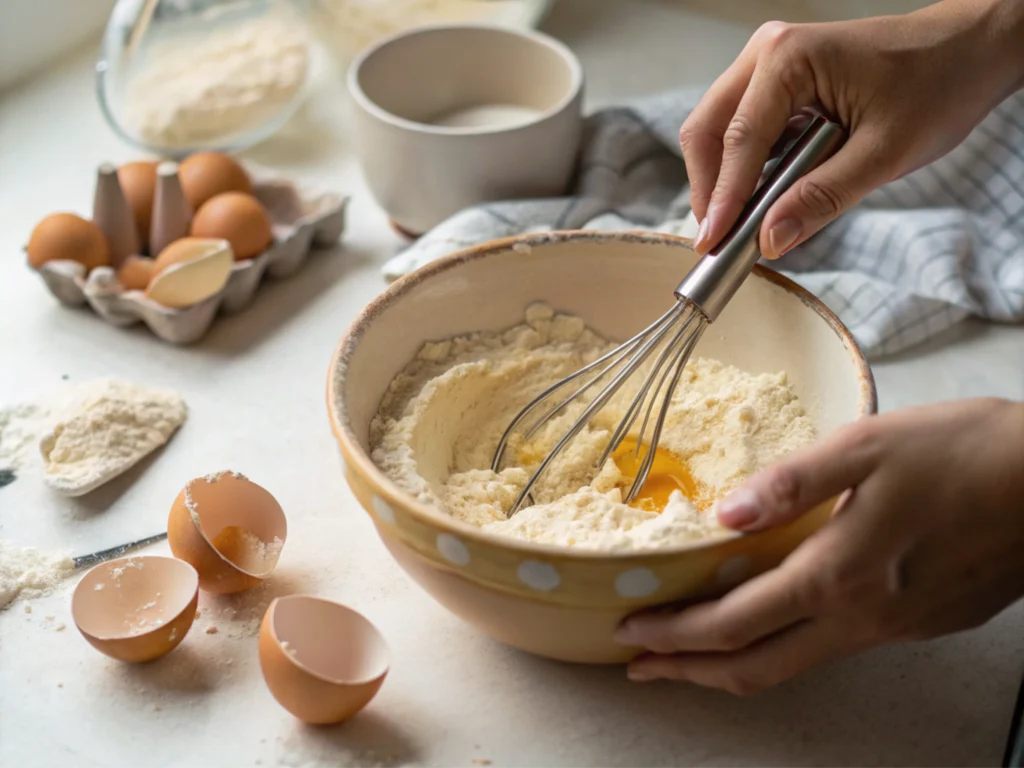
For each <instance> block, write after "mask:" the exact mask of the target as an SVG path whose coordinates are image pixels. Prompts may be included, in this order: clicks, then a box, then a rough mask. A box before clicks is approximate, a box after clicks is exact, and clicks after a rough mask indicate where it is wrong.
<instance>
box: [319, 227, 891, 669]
mask: <svg viewBox="0 0 1024 768" xmlns="http://www.w3.org/2000/svg"><path fill="white" fill-rule="evenodd" d="M696 259H697V255H696V254H695V253H694V251H693V250H692V248H691V247H690V243H689V241H688V240H685V239H681V238H675V237H670V236H666V235H660V234H640V233H624V232H615V233H610V232H609V233H602V232H564V233H546V234H543V235H528V236H522V237H519V238H512V239H507V240H498V241H494V242H490V243H486V244H484V245H481V246H478V247H475V248H470V249H468V250H465V251H461V252H459V253H456V254H453V255H451V256H448V257H446V258H444V259H441V260H440V261H437V262H434V263H433V264H430V265H428V266H427V267H424V268H423V269H420V270H419V271H417V272H415V273H413V274H411V275H409V276H408V277H406V278H403V279H401V280H399V281H397V282H395V283H393V284H392V285H391V286H390V287H389V288H388V289H387V290H386V291H385V292H384V293H383V294H381V295H380V296H379V297H378V298H377V299H376V300H375V301H374V302H372V303H371V304H370V305H369V306H368V307H366V309H365V310H364V311H363V312H362V313H361V314H360V316H359V317H358V318H357V319H356V321H355V323H354V324H353V325H352V327H351V329H350V330H349V332H348V333H347V334H346V335H345V337H344V338H343V339H342V341H341V342H340V344H339V346H338V349H337V351H336V352H335V355H334V359H333V361H332V364H331V369H330V375H329V377H328V388H327V400H328V409H329V412H330V416H331V422H332V425H333V429H334V433H335V436H336V437H337V440H338V443H339V445H340V447H341V452H342V455H343V458H344V464H345V474H346V478H347V480H348V483H349V485H350V486H351V488H352V490H353V492H354V494H355V496H356V498H357V499H358V500H359V502H360V504H361V505H362V506H363V507H364V508H365V509H366V511H367V512H368V513H369V515H370V517H371V519H372V521H373V524H374V525H375V526H376V529H377V531H378V534H379V535H380V538H381V540H382V541H383V543H384V545H385V546H386V547H387V549H388V551H389V552H390V553H391V555H392V556H393V557H394V559H395V560H396V561H397V562H398V564H399V565H400V566H401V567H402V568H403V569H405V570H406V571H407V572H408V573H409V574H410V575H411V576H412V578H413V579H415V580H416V581H417V582H418V583H419V584H420V585H421V586H422V587H423V588H424V589H425V590H426V591H427V592H428V593H429V594H430V595H431V596H433V597H434V598H435V599H436V600H437V601H438V602H439V603H441V604H442V605H444V606H445V607H446V608H448V609H449V610H450V611H452V612H453V613H455V614H456V615H458V616H460V617H461V618H462V619H464V620H466V621H467V622H469V623H470V624H472V625H474V626H476V627H477V628H479V629H480V630H482V631H483V632H485V633H487V634H488V635H490V636H491V637H493V638H495V639H497V640H499V641H501V642H503V643H506V644H508V645H511V646H514V647H516V648H520V649H522V650H525V651H529V652H531V653H535V654H538V655H541V656H546V657H549V658H554V659H559V660H563V661H571V662H581V663H619V662H623V661H626V660H628V659H629V658H631V657H632V656H634V655H636V653H637V649H631V648H624V647H621V646H619V645H616V644H615V643H614V642H613V641H612V633H613V631H614V629H615V627H616V626H618V624H619V623H620V622H621V621H622V619H623V618H624V617H625V616H626V615H628V614H629V613H632V612H634V611H636V610H638V609H642V608H649V607H653V606H661V605H677V604H680V603H685V602H688V601H694V600H698V599H702V598H707V597H711V596H714V595H717V594H721V593H723V592H725V591H726V590H728V589H730V588H731V587H733V586H735V585H737V584H739V583H740V582H742V581H744V580H745V579H748V578H750V577H752V576H754V575H756V574H758V573H760V572H763V571H765V570H767V569H769V568H772V567H774V566H776V565H777V564H778V563H779V562H781V561H782V559H783V558H785V557H786V555H787V554H789V553H790V552H791V551H792V550H793V549H794V548H795V547H797V546H798V545H799V543H800V542H801V541H802V540H803V539H804V538H806V537H807V536H808V535H810V534H811V533H812V532H813V531H814V530H815V529H816V528H818V527H819V526H821V525H822V524H823V523H824V522H825V521H826V520H827V519H828V517H829V515H830V513H831V507H832V504H831V503H830V504H827V505H822V506H821V507H819V508H818V509H816V510H814V511H813V512H811V513H810V514H808V515H806V516H804V517H803V518H801V519H800V520H798V521H796V522H795V523H793V524H791V525H789V526H787V527H783V528H779V529H775V530H771V531H766V532H763V533H758V534H754V535H738V534H736V535H731V536H729V537H727V538H724V539H722V538H719V539H717V540H715V541H710V542H695V543H691V544H689V545H686V546H680V547H676V548H673V549H661V550H651V551H643V552H617V553H603V552H599V551H592V550H574V549H567V548H559V547H553V546H547V545H540V544H534V543H531V542H525V541H519V540H516V539H510V538H507V537H502V536H499V535H495V534H489V533H485V532H484V531H482V530H480V529H478V528H476V527H473V526H470V525H468V524H463V523H461V522H459V521H457V520H454V519H452V518H450V517H449V516H447V515H445V514H444V513H442V512H439V511H437V510H434V509H431V508H429V507H427V506H425V505H423V504H422V503H420V502H418V501H417V500H416V499H415V498H414V497H412V496H411V495H409V494H406V493H405V492H403V491H402V490H401V489H400V488H399V487H398V486H397V485H395V483H393V482H391V481H390V480H389V479H388V478H386V477H385V476H384V475H383V473H382V472H381V471H380V470H379V469H377V467H376V466H375V465H374V464H373V461H372V460H371V458H370V448H369V430H370V422H371V420H372V418H373V416H374V414H375V413H376V411H377V408H378V406H379V404H380V401H381V398H382V396H383V394H384V392H385V391H386V389H387V387H388V385H389V383H390V382H391V380H392V378H393V377H394V376H395V375H396V374H397V373H398V372H399V371H400V370H401V369H402V368H403V367H404V365H405V364H406V363H407V362H408V361H409V360H410V359H412V358H413V356H414V355H415V354H416V352H417V351H418V349H419V348H420V346H421V345H422V344H423V343H424V342H426V341H432V340H439V339H444V338H448V337H451V336H453V335H457V334H460V333H466V332H470V331H474V330H500V329H503V328H507V327H510V326H512V325H515V324H517V323H518V322H521V319H522V316H523V311H524V309H525V307H526V306H527V305H528V304H530V303H531V302H534V301H538V300H543V301H546V302H548V303H549V304H551V305H552V306H553V307H555V308H556V309H557V310H559V311H563V312H569V313H572V314H576V315H579V316H580V317H582V318H584V319H585V320H586V321H587V323H588V325H590V326H591V327H592V328H594V329H595V330H596V331H597V332H598V333H600V334H602V335H604V336H605V337H607V338H613V339H626V338H628V337H629V336H631V335H632V334H634V333H636V332H637V331H638V330H640V329H641V328H643V327H644V326H646V325H647V324H648V323H650V322H651V320H653V319H654V318H655V317H657V316H658V315H660V313H661V312H662V311H664V309H667V307H668V306H669V305H670V304H671V302H672V301H673V300H674V299H673V297H672V289H673V288H674V287H675V285H676V284H677V283H678V281H679V280H680V279H681V278H682V276H683V275H684V274H685V273H686V271H687V270H688V269H689V268H690V267H691V266H692V265H693V264H694V263H695V261H696ZM697 354H698V355H707V356H711V357H715V358H717V359H719V360H722V361H723V362H726V363H731V364H734V365H737V366H739V367H740V368H742V369H744V370H747V371H751V372H765V371H777V370H785V371H786V372H787V374H788V375H789V379H790V383H791V385H792V386H793V387H794V389H795V390H796V392H797V394H798V395H799V396H800V398H801V400H802V401H803V403H804V405H805V407H806V408H807V409H808V411H809V412H810V413H811V414H812V415H813V416H815V418H816V419H817V423H818V424H819V428H820V431H821V432H822V433H826V432H828V431H830V430H832V429H835V428H836V427H838V426H840V425H841V424H843V423H846V422H849V421H853V420H855V419H857V418H860V417H862V416H865V415H867V414H870V413H872V412H874V410H875V408H876V396H875V388H874V381H873V379H872V376H871V372H870V369H869V367H868V365H867V363H866V362H865V360H864V357H863V355H862V354H861V352H860V350H859V349H858V348H857V345H856V343H855V342H854V340H853V338H852V337H851V336H850V334H849V332H848V331H847V330H846V329H845V328H844V327H843V325H842V324H841V323H840V321H839V320H838V319H837V318H836V317H835V315H833V314H832V313H831V312H830V311H829V310H828V309H827V308H826V307H825V306H824V305H823V304H822V303H821V302H820V301H819V300H818V299H816V298H815V297H813V296H812V295H810V294H809V293H807V292H806V291H804V290H803V289H802V288H800V287H799V286H797V285H796V284H795V283H793V282H791V281H789V280H788V279H786V278H785V277H782V276H781V275H779V274H777V273H775V272H773V271H771V270H768V269H765V268H762V267H757V268H756V270H755V273H754V274H753V275H752V277H751V278H750V279H748V280H747V281H746V283H745V284H744V285H743V287H742V288H741V289H740V291H739V292H738V293H737V294H736V296H735V298H734V299H733V301H732V303H731V304H730V306H729V307H728V308H727V309H726V311H725V312H724V313H723V314H722V316H721V317H720V318H719V320H718V321H717V322H716V323H715V324H714V325H712V326H711V327H710V328H709V329H708V330H707V331H706V332H705V334H704V336H703V337H702V339H701V342H700V345H699V347H698V349H697Z"/></svg>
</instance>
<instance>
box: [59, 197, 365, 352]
mask: <svg viewBox="0 0 1024 768" xmlns="http://www.w3.org/2000/svg"><path fill="white" fill-rule="evenodd" d="M253 195H255V197H256V199H257V200H259V201H260V202H261V203H263V205H264V207H266V209H267V213H268V214H269V215H270V220H271V225H272V230H273V234H274V242H273V244H272V245H271V246H270V247H269V248H268V249H267V250H265V251H264V252H263V253H261V254H259V255H258V256H255V257H253V258H252V259H247V260H245V261H236V262H235V263H234V265H233V266H232V269H231V275H230V276H229V277H228V282H227V284H226V285H225V286H224V288H223V289H221V291H220V293H217V294H215V295H213V296H211V297H210V298H208V299H205V300H203V301H201V302H199V303H198V304H193V305H192V306H190V307H185V308H183V309H171V308H169V307H165V306H163V305H161V304H157V303H156V302H155V301H153V300H151V299H149V298H147V297H146V295H145V294H144V293H143V292H142V291H137V290H126V289H125V288H124V286H122V285H121V283H120V282H118V280H117V275H116V273H115V271H114V269H113V268H112V267H97V268H95V269H93V270H92V271H91V272H89V273H88V275H86V270H85V267H84V266H83V265H81V264H79V263H78V262H76V261H51V262H47V263H46V264H43V266H42V267H41V268H40V269H39V274H40V276H41V277H42V278H43V281H44V282H45V283H46V287H47V288H49V289H50V293H52V294H53V295H54V296H56V297H57V299H58V300H59V301H60V302H61V303H62V304H64V305H65V306H68V307H79V306H81V305H83V304H88V305H89V306H90V307H92V309H93V310H94V311H95V312H96V314H98V315H99V316H100V317H102V318H103V319H104V320H106V321H107V322H108V323H110V324H111V325H117V326H129V325H134V324H135V323H139V322H142V323H145V324H146V325H147V326H148V327H149V329H150V330H151V331H152V332H153V333H154V334H156V335H157V336H158V337H160V338H161V339H163V340H164V341H167V342H170V343H172V344H190V343H192V342H194V341H196V340H198V339H199V338H200V337H202V336H203V334H205V333H206V331H207V330H209V328H210V326H211V325H212V324H213V321H214V319H215V318H216V316H217V314H218V313H220V312H223V313H224V314H232V313H234V312H238V311H240V310H242V309H245V308H246V307H247V306H248V305H249V304H250V302H251V301H252V300H253V298H254V297H255V295H256V291H257V289H258V288H259V285H260V282H261V281H262V279H263V276H264V275H270V277H272V278H275V279H278V278H284V277H289V276H290V275H292V274H294V273H296V272H298V271H299V270H300V269H301V268H302V267H303V265H304V264H305V263H306V260H307V258H308V257H309V254H310V252H311V251H312V250H313V249H315V248H327V247H330V246H332V245H334V244H335V243H336V242H337V241H338V240H339V239H340V238H341V235H342V232H343V231H344V229H345V209H346V207H347V205H348V200H349V198H348V197H346V196H341V195H335V194H331V193H327V194H320V195H314V196H309V195H304V194H303V193H302V192H300V191H299V189H298V188H297V187H296V186H295V185H294V184H293V183H291V182H290V181H285V180H279V179H262V180H261V179H254V181H253Z"/></svg>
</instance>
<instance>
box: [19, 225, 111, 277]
mask: <svg viewBox="0 0 1024 768" xmlns="http://www.w3.org/2000/svg"><path fill="white" fill-rule="evenodd" d="M26 250H27V251H28V263H29V264H30V265H32V267H33V268H34V269H39V268H40V267H41V266H43V264H45V263H46V262H48V261H63V260H68V261H77V262H78V263H79V264H81V265H82V266H84V267H85V268H86V270H91V269H95V268H96V267H105V266H107V265H109V264H110V247H109V246H108V245H107V238H105V237H104V236H103V232H101V231H100V228H99V227H97V226H96V225H95V224H93V223H92V222H91V221H86V220H85V219H83V218H82V217H81V216H76V215H75V214H73V213H52V214H50V215H49V216H47V217H46V218H45V219H43V220H42V221H40V222H39V223H38V224H36V228H35V229H33V230H32V235H31V236H30V237H29V239H28V247H27V248H26Z"/></svg>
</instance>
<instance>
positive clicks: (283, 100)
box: [124, 15, 309, 148]
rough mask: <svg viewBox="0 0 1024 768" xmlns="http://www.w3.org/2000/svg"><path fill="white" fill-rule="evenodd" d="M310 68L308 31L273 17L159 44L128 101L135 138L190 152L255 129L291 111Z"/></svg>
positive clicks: (126, 117) (132, 81) (294, 22)
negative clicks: (182, 148)
mask: <svg viewBox="0 0 1024 768" xmlns="http://www.w3.org/2000/svg"><path fill="white" fill-rule="evenodd" d="M308 68H309V44H308V39H307V35H306V33H305V30H304V29H303V28H302V26H301V25H300V24H299V22H298V21H297V20H295V19H292V18H291V17H287V16H283V15H272V16H267V17H264V18H259V19H253V20H250V21H247V22H245V23H243V24H241V25H239V26H237V27H233V28H228V27H214V28H213V29H212V31H211V32H209V33H208V34H203V35H200V34H198V33H196V32H193V33H190V34H184V33H181V34H180V35H178V36H173V37H172V36H168V39H165V40H157V41H155V42H154V43H153V44H152V45H151V46H150V48H149V50H147V51H146V53H145V60H144V63H143V64H142V66H141V68H140V69H139V71H138V72H137V73H136V74H135V75H134V76H133V77H131V78H130V79H129V81H128V84H127V87H126V88H125V94H124V122H125V125H126V126H127V128H128V129H129V130H130V131H131V132H133V133H134V134H135V135H136V137H137V138H139V139H141V140H143V141H145V142H147V143H150V144H154V145H157V146H162V147H169V148H174V147H191V146H196V145H200V144H203V143H207V142H216V141H218V140H222V139H225V138H226V137H231V136H235V135H239V134H242V133H245V132H247V131H250V130H253V129H255V128H257V127H259V125H261V124H262V123H263V122H265V121H267V120H270V119H272V118H273V117H274V116H275V115H276V114H277V113H278V112H280V111H281V110H282V109H284V108H286V107H287V106H288V105H289V104H291V102H292V100H293V99H294V98H295V97H296V95H297V93H298V92H299V90H300V89H301V88H302V87H303V85H304V84H305V80H306V74H307V70H308Z"/></svg>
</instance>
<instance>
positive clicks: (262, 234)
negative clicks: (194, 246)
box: [191, 192, 274, 261]
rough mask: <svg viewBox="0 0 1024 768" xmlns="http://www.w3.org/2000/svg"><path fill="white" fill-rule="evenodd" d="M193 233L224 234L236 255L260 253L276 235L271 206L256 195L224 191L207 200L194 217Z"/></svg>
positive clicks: (221, 235) (246, 256) (239, 258)
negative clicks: (272, 223)
mask: <svg viewBox="0 0 1024 768" xmlns="http://www.w3.org/2000/svg"><path fill="white" fill-rule="evenodd" d="M191 234H192V236H193V237H223V238H224V239H225V240H227V241H228V242H230V243H231V247H232V249H233V250H234V251H235V259H237V260H238V261H242V260H244V259H251V258H252V257H253V256H258V255H259V254H260V253H262V252H263V251H264V250H265V249H266V248H267V246H269V245H270V243H271V242H272V241H273V239H274V233H273V231H272V230H271V228H270V217H269V216H268V215H267V210H266V209H265V208H264V207H263V206H262V205H261V204H260V201H259V200H257V199H256V198H255V197H253V196H252V195H246V194H243V193H242V192H224V193H223V194H220V195H217V196H216V197H213V198H211V199H209V200H207V201H206V203H205V204H204V205H203V207H202V208H200V209H199V210H198V211H196V215H195V217H194V218H193V219H192V231H191Z"/></svg>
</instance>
